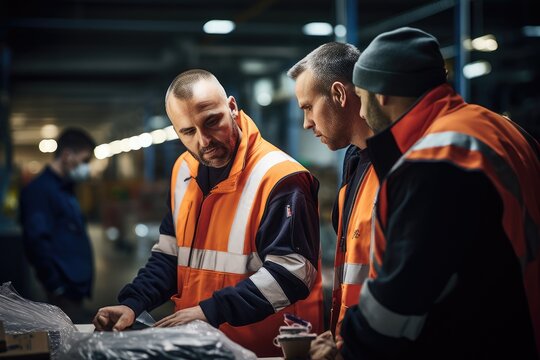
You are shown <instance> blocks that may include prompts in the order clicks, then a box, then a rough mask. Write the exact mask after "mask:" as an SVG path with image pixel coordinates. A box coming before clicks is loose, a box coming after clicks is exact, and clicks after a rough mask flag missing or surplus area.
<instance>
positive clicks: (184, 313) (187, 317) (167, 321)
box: [154, 306, 208, 327]
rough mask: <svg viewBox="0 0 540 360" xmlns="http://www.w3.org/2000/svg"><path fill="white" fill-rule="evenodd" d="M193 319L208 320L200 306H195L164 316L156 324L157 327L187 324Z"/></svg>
mask: <svg viewBox="0 0 540 360" xmlns="http://www.w3.org/2000/svg"><path fill="white" fill-rule="evenodd" d="M193 320H202V321H206V322H208V319H206V316H204V313H203V311H202V309H201V307H200V306H194V307H190V308H187V309H182V310H179V311H177V312H175V313H174V314H172V315H169V316H167V317H164V318H163V319H161V320H159V321H158V322H156V323H155V324H154V326H155V327H171V326H178V325H182V324H186V323H188V322H190V321H193Z"/></svg>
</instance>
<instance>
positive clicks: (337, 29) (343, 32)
mask: <svg viewBox="0 0 540 360" xmlns="http://www.w3.org/2000/svg"><path fill="white" fill-rule="evenodd" d="M334 34H336V36H337V37H345V36H347V28H346V27H345V25H341V24H338V25H336V26H334Z"/></svg>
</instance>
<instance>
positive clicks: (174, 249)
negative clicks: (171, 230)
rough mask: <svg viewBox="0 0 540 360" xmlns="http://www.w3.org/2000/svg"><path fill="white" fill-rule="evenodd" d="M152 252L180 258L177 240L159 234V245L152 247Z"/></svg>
mask: <svg viewBox="0 0 540 360" xmlns="http://www.w3.org/2000/svg"><path fill="white" fill-rule="evenodd" d="M152 251H156V252H160V253H164V254H167V255H174V256H178V245H177V244H176V238H175V237H174V236H170V235H164V234H159V240H158V242H157V244H155V245H154V246H153V247H152Z"/></svg>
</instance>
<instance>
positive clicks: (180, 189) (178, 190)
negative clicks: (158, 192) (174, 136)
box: [172, 161, 191, 233]
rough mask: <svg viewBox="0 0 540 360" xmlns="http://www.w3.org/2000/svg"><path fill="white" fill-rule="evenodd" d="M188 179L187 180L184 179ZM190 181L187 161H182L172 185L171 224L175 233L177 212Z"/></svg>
mask: <svg viewBox="0 0 540 360" xmlns="http://www.w3.org/2000/svg"><path fill="white" fill-rule="evenodd" d="M186 179H188V180H186ZM190 182H191V177H190V174H189V168H188V165H187V162H185V161H182V164H181V165H180V168H179V169H178V175H177V176H176V184H175V185H174V204H173V214H172V216H173V224H174V232H175V233H176V222H177V220H178V215H179V214H178V212H179V210H180V205H181V204H182V200H183V199H184V194H185V193H186V190H187V188H188V185H189V183H190Z"/></svg>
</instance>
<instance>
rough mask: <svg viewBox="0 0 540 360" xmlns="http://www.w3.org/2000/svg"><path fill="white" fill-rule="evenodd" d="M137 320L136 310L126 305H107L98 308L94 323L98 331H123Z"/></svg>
mask: <svg viewBox="0 0 540 360" xmlns="http://www.w3.org/2000/svg"><path fill="white" fill-rule="evenodd" d="M134 322H135V312H134V311H133V310H132V309H131V308H129V307H127V306H125V305H116V306H107V307H104V308H101V309H99V310H98V312H97V314H96V316H94V320H92V323H93V324H94V326H95V327H96V330H98V331H110V330H113V331H121V330H124V329H126V328H127V327H130V326H131V325H133V323H134Z"/></svg>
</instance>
